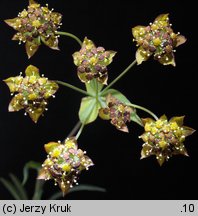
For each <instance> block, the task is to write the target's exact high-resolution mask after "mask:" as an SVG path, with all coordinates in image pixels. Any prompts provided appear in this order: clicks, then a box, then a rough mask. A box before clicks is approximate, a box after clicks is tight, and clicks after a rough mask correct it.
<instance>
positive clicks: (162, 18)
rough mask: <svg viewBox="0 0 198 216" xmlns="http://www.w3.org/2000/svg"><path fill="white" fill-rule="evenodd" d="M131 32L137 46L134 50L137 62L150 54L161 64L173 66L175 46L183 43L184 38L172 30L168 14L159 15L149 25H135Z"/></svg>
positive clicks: (145, 58)
mask: <svg viewBox="0 0 198 216" xmlns="http://www.w3.org/2000/svg"><path fill="white" fill-rule="evenodd" d="M132 34H133V37H134V38H135V39H134V41H136V42H137V46H138V47H139V48H138V50H137V51H136V60H137V63H138V64H141V63H142V62H143V61H146V60H147V59H148V58H149V57H150V56H151V55H154V59H155V60H158V61H159V62H160V63H161V64H163V65H173V66H175V65H176V64H175V58H174V52H175V51H176V50H175V47H178V46H179V45H181V44H183V43H185V41H186V38H185V37H184V36H182V35H180V33H179V32H178V33H177V34H176V33H174V32H173V29H172V28H171V24H170V23H169V18H168V14H161V15H159V16H158V17H157V18H156V19H155V21H154V22H153V23H150V25H149V26H136V27H134V28H132Z"/></svg>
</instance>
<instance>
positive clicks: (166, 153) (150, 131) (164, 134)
mask: <svg viewBox="0 0 198 216" xmlns="http://www.w3.org/2000/svg"><path fill="white" fill-rule="evenodd" d="M183 119H184V116H181V117H173V118H171V119H170V121H168V120H167V117H166V116H165V115H163V116H161V117H160V119H158V120H157V121H154V120H153V119H150V118H146V119H143V122H144V129H145V132H144V133H143V134H142V135H141V136H140V138H142V139H143V141H144V142H145V143H144V144H143V148H142V152H141V156H142V157H141V158H146V157H149V156H151V155H156V159H157V161H158V163H159V164H160V165H162V164H163V163H164V161H165V160H166V161H167V160H168V159H169V158H170V157H171V156H173V155H178V154H182V155H186V156H187V155H188V154H187V151H186V148H185V146H184V144H183V142H184V141H185V138H186V137H187V136H189V135H191V134H192V133H193V132H194V131H195V130H193V129H192V128H189V127H186V126H183Z"/></svg>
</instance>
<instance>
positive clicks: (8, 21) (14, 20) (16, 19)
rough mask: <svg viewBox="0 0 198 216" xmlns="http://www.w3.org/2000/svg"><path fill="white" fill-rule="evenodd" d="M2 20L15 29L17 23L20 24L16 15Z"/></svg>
mask: <svg viewBox="0 0 198 216" xmlns="http://www.w3.org/2000/svg"><path fill="white" fill-rule="evenodd" d="M4 21H5V23H7V24H8V25H9V26H11V27H12V28H14V29H15V30H17V29H18V25H19V24H20V19H19V18H18V17H16V18H14V19H7V20H4Z"/></svg>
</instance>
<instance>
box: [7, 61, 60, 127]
mask: <svg viewBox="0 0 198 216" xmlns="http://www.w3.org/2000/svg"><path fill="white" fill-rule="evenodd" d="M25 74H26V76H25V77H22V76H21V75H20V76H16V77H10V78H8V79H6V80H4V82H5V83H6V84H7V85H8V87H9V89H10V92H11V95H13V94H15V95H14V97H13V99H12V100H11V102H10V104H9V108H8V110H9V111H10V112H15V111H19V110H21V109H25V111H26V112H27V113H28V114H29V116H30V117H31V119H32V120H33V121H34V122H35V123H36V122H37V121H38V119H39V117H40V116H41V115H42V114H43V112H44V111H45V110H47V108H46V106H47V104H48V102H47V100H48V99H49V98H50V97H54V94H55V93H56V91H57V90H58V85H57V84H56V82H54V81H50V80H48V78H45V77H43V76H42V77H40V75H39V69H38V68H36V67H35V66H33V65H30V66H28V67H27V68H26V71H25ZM25 114H26V113H25Z"/></svg>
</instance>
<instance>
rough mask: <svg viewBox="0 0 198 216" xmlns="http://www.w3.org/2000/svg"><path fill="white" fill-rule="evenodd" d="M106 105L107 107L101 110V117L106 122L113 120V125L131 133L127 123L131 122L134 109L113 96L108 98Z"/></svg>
mask: <svg viewBox="0 0 198 216" xmlns="http://www.w3.org/2000/svg"><path fill="white" fill-rule="evenodd" d="M106 103H107V107H106V108H101V109H100V110H99V116H100V117H101V118H102V119H104V120H109V119H111V124H112V125H114V126H116V128H117V129H118V130H121V131H123V132H129V131H128V128H127V126H126V123H127V122H130V121H131V119H130V118H131V113H132V112H133V109H132V108H131V107H129V106H126V105H125V104H124V103H122V102H121V101H119V100H118V99H117V98H115V97H113V96H112V95H108V96H107V98H106Z"/></svg>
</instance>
